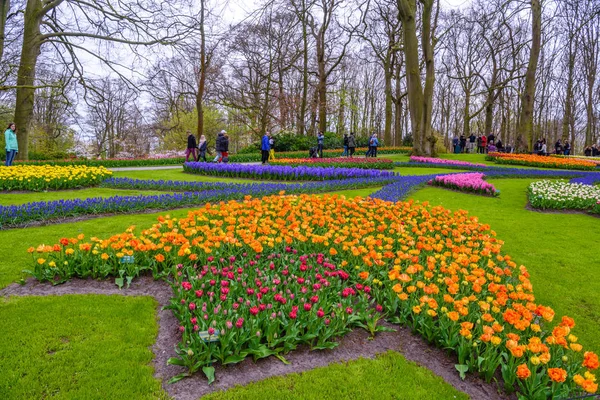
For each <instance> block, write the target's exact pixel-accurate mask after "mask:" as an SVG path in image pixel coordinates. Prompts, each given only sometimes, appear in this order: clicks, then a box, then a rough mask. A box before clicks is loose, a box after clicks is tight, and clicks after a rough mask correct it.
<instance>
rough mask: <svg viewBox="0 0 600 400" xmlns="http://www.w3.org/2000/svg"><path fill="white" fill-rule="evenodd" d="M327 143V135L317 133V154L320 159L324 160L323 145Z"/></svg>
mask: <svg viewBox="0 0 600 400" xmlns="http://www.w3.org/2000/svg"><path fill="white" fill-rule="evenodd" d="M324 143H325V135H324V134H323V132H322V131H319V133H317V152H318V153H319V157H320V158H323V144H324Z"/></svg>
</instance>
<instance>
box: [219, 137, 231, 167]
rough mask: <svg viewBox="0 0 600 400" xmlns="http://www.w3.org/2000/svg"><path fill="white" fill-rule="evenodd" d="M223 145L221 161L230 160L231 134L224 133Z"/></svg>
mask: <svg viewBox="0 0 600 400" xmlns="http://www.w3.org/2000/svg"><path fill="white" fill-rule="evenodd" d="M221 145H222V149H221V156H222V157H221V159H220V160H219V162H224V163H226V162H229V135H228V134H226V133H225V134H224V135H223V141H222V142H221Z"/></svg>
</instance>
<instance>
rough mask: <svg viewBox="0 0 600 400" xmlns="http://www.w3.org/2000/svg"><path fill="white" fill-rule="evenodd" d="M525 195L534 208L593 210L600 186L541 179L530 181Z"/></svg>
mask: <svg viewBox="0 0 600 400" xmlns="http://www.w3.org/2000/svg"><path fill="white" fill-rule="evenodd" d="M527 196H528V198H529V204H531V206H532V207H534V208H540V209H544V210H546V209H554V210H592V211H593V210H595V209H597V208H598V207H597V206H598V204H600V187H598V186H592V185H585V184H581V183H567V182H564V181H550V180H543V181H537V182H533V183H531V185H529V188H528V189H527Z"/></svg>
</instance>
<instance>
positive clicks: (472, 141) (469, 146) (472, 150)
mask: <svg viewBox="0 0 600 400" xmlns="http://www.w3.org/2000/svg"><path fill="white" fill-rule="evenodd" d="M476 140H477V137H476V136H475V134H474V133H473V132H471V136H469V142H468V143H467V153H475V141H476Z"/></svg>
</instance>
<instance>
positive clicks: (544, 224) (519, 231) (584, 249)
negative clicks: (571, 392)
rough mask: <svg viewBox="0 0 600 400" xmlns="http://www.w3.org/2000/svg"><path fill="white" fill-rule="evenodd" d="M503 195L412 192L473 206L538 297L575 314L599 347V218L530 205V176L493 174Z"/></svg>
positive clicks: (559, 311)
mask: <svg viewBox="0 0 600 400" xmlns="http://www.w3.org/2000/svg"><path fill="white" fill-rule="evenodd" d="M490 182H492V183H493V184H494V185H495V186H496V188H497V189H499V190H500V192H501V194H500V197H498V198H490V197H484V196H473V195H469V194H463V193H457V192H454V191H448V190H444V189H440V188H431V187H428V188H425V189H423V190H420V191H418V192H416V193H413V194H412V195H411V196H410V197H411V198H413V199H415V200H420V201H429V202H430V203H431V204H434V205H437V204H441V205H442V206H444V207H446V208H449V209H451V210H458V209H464V210H468V211H469V213H470V214H471V215H475V216H477V217H479V221H481V222H483V223H486V224H490V226H491V227H492V229H493V230H494V231H496V233H497V234H498V238H499V239H502V240H504V241H505V245H504V247H503V252H504V253H505V254H510V255H511V256H512V257H513V259H514V260H515V262H517V263H518V264H519V265H520V264H522V265H525V266H526V267H527V269H528V271H529V273H530V275H531V282H532V284H533V287H534V293H535V294H536V300H537V301H538V302H540V303H543V304H546V305H549V306H551V307H553V308H554V310H555V311H556V317H555V319H557V320H559V319H560V318H561V317H562V316H563V315H569V316H570V317H572V318H575V321H576V323H577V326H576V328H575V329H574V332H573V333H574V334H575V335H576V336H578V337H579V338H580V342H581V343H582V344H583V345H584V348H585V349H586V350H592V351H595V352H600V332H599V327H600V295H599V293H600V280H598V265H599V264H598V238H600V223H599V222H600V221H599V220H598V218H595V217H592V216H588V215H583V214H556V213H552V214H550V213H540V212H535V211H529V210H526V209H525V205H526V203H527V197H526V194H525V193H526V188H527V186H528V185H529V183H531V182H533V180H530V179H497V180H490Z"/></svg>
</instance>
